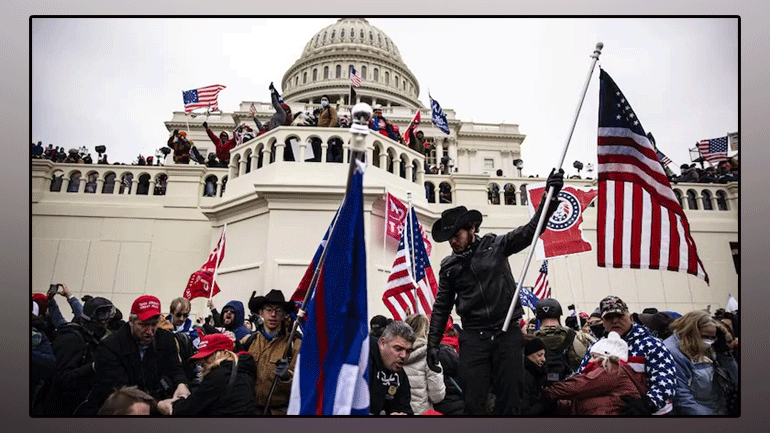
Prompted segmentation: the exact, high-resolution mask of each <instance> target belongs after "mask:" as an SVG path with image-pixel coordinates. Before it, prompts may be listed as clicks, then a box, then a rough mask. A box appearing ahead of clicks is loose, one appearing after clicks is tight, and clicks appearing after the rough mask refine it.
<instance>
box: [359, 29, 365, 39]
mask: <svg viewBox="0 0 770 433" xmlns="http://www.w3.org/2000/svg"><path fill="white" fill-rule="evenodd" d="M359 35H361V39H362V40H363V39H364V30H363V29H361V32H360V33H359Z"/></svg>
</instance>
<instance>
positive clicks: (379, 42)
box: [377, 33, 382, 45]
mask: <svg viewBox="0 0 770 433" xmlns="http://www.w3.org/2000/svg"><path fill="white" fill-rule="evenodd" d="M377 43H378V44H380V45H382V35H381V34H379V33H377Z"/></svg>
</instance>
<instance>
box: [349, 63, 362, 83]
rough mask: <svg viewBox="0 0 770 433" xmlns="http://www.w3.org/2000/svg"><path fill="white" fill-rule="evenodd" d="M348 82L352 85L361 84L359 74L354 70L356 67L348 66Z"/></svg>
mask: <svg viewBox="0 0 770 433" xmlns="http://www.w3.org/2000/svg"><path fill="white" fill-rule="evenodd" d="M350 84H352V85H353V87H360V86H361V74H359V73H358V71H356V68H354V67H352V66H351V67H350Z"/></svg>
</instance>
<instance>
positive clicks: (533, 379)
mask: <svg viewBox="0 0 770 433" xmlns="http://www.w3.org/2000/svg"><path fill="white" fill-rule="evenodd" d="M545 377H546V372H545V368H543V367H538V366H537V364H535V363H534V362H532V361H530V360H529V358H527V357H524V394H523V396H522V405H521V414H522V415H524V416H536V415H543V414H544V413H546V412H548V413H549V414H552V413H553V410H554V408H553V407H552V406H551V405H549V404H548V403H547V402H546V401H545V399H544V398H543V395H542V393H543V392H542V391H543V384H544V383H545Z"/></svg>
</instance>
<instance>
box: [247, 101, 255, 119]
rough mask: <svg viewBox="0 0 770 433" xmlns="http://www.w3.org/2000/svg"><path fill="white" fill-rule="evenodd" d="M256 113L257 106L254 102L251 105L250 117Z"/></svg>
mask: <svg viewBox="0 0 770 433" xmlns="http://www.w3.org/2000/svg"><path fill="white" fill-rule="evenodd" d="M255 114H257V106H256V105H254V103H253V102H252V103H251V105H249V117H254V115H255Z"/></svg>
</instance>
